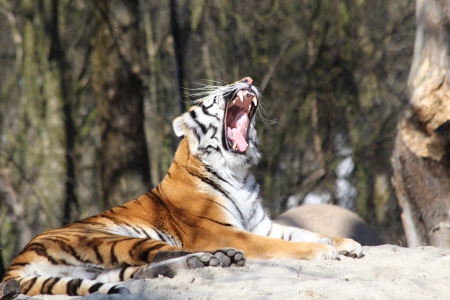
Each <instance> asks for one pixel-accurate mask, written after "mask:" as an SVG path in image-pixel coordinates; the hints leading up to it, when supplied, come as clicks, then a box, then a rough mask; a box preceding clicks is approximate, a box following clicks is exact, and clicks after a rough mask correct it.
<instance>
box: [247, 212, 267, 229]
mask: <svg viewBox="0 0 450 300" xmlns="http://www.w3.org/2000/svg"><path fill="white" fill-rule="evenodd" d="M266 217H267V216H266V214H265V213H263V216H262V218H261V220H259V221H258V222H257V223H256V224H255V226H253V227H252V228H251V229H250V230H249V231H250V232H252V231H253V230H254V229H255V228H256V227H257V226H258V225H259V224H261V222H262V221H264V219H265V218H266Z"/></svg>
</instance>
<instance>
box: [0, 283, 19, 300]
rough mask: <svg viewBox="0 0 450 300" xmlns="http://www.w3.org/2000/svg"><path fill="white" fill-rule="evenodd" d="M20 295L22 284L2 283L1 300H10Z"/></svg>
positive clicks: (0, 284) (0, 289)
mask: <svg viewBox="0 0 450 300" xmlns="http://www.w3.org/2000/svg"><path fill="white" fill-rule="evenodd" d="M19 294H20V284H19V282H18V281H17V280H14V279H13V280H8V281H5V282H2V283H0V299H1V300H10V299H14V298H16V297H17V296H18V295H19Z"/></svg>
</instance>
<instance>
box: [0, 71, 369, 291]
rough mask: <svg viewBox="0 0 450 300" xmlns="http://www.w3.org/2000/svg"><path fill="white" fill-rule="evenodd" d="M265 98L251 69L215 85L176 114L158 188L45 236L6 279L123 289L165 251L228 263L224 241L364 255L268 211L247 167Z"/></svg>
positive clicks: (253, 253) (292, 254)
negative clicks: (170, 152) (176, 141)
mask: <svg viewBox="0 0 450 300" xmlns="http://www.w3.org/2000/svg"><path fill="white" fill-rule="evenodd" d="M236 101H237V102H236ZM260 101H261V97H260V95H259V92H258V90H257V89H256V88H255V87H254V86H253V85H252V80H251V79H250V78H248V77H247V78H244V79H243V80H241V81H238V82H236V83H234V84H231V85H227V86H223V87H217V88H216V89H215V90H214V91H211V93H210V94H209V95H207V96H206V97H204V98H203V99H201V100H200V101H198V102H197V103H196V105H195V106H193V107H192V108H191V109H190V111H189V112H187V113H185V114H183V115H182V116H180V117H178V118H177V119H175V121H174V129H175V132H176V134H177V135H178V136H183V139H182V140H181V142H180V145H179V147H178V150H177V152H176V154H175V157H174V159H173V162H172V165H171V167H170V169H169V171H168V172H167V175H166V176H165V178H164V179H163V181H162V182H161V183H160V184H159V185H158V186H157V187H155V188H154V189H152V190H151V191H149V192H148V193H147V194H145V195H142V196H140V197H139V198H137V199H135V200H133V201H130V202H128V203H126V204H124V205H123V206H118V207H115V208H112V209H110V210H108V211H106V212H104V213H101V214H99V215H96V216H93V217H90V218H87V219H84V220H81V221H78V222H75V223H72V224H70V225H68V226H66V227H63V228H59V229H54V230H50V231H47V232H44V233H42V234H40V235H38V236H37V237H35V238H34V239H33V240H31V241H30V243H29V244H28V245H27V246H26V247H25V248H24V250H23V251H22V252H21V253H20V254H19V255H18V256H17V257H16V258H15V259H14V260H13V262H12V263H11V265H10V267H9V269H8V270H7V272H6V274H5V277H4V281H7V280H13V279H15V280H18V281H19V282H20V285H21V289H22V292H23V293H24V294H28V295H35V294H69V295H85V294H89V293H92V292H95V291H99V292H102V293H114V292H119V293H120V292H127V291H126V289H125V290H124V288H119V287H117V285H116V282H119V281H123V280H127V279H130V278H144V277H148V276H149V275H146V274H150V273H152V267H153V266H157V265H158V264H165V262H160V263H157V264H150V263H152V262H155V260H156V261H157V260H159V259H158V256H161V257H163V258H164V257H165V258H171V257H175V258H173V259H169V260H167V264H168V265H169V266H171V267H172V269H171V270H172V271H174V272H176V270H177V268H184V267H185V265H186V262H187V261H188V260H189V259H191V258H194V259H196V260H195V261H198V260H199V259H200V257H205V256H204V255H206V257H207V258H206V260H207V262H206V263H203V265H209V264H211V265H218V264H221V263H218V262H217V260H216V257H219V256H218V254H217V253H219V254H221V255H222V256H223V252H224V251H222V252H220V250H219V252H217V250H216V249H223V248H227V247H233V248H236V249H241V250H243V252H244V253H245V255H246V257H247V258H252V259H278V258H297V259H336V258H337V256H338V253H341V254H347V255H350V256H360V255H361V254H362V252H361V246H360V245H359V244H358V243H356V242H354V241H353V240H349V239H340V238H332V237H329V236H326V235H320V234H316V233H312V232H308V231H306V230H302V229H298V228H292V227H283V226H281V225H278V224H273V223H272V222H271V220H270V219H269V218H268V217H267V215H266V214H265V213H264V210H263V208H262V206H261V197H260V196H259V185H258V184H257V182H256V180H255V178H254V177H253V176H252V175H251V173H250V172H249V171H248V168H249V167H250V166H252V165H254V164H256V163H257V162H258V161H259V159H260V156H261V155H260V153H259V151H258V138H257V134H256V128H255V118H254V113H255V111H256V110H257V109H258V107H259V105H260ZM247 105H248V106H247ZM244 139H245V140H244ZM227 251H228V250H225V252H226V253H232V254H231V255H229V257H228V258H226V259H225V260H228V265H229V264H231V263H233V262H234V263H235V264H237V265H242V264H243V261H244V260H243V258H242V255H241V252H239V251H235V250H230V251H231V252H227ZM233 251H234V252H233ZM236 253H237V254H236ZM202 255H203V256H202ZM202 259H203V258H201V259H200V260H202ZM230 260H231V262H230ZM222 261H224V260H222ZM203 265H202V266H203ZM166 266H167V265H166ZM149 270H150V271H149ZM137 274H139V275H137ZM149 277H151V276H149Z"/></svg>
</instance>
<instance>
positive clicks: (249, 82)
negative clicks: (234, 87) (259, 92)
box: [242, 77, 253, 86]
mask: <svg viewBox="0 0 450 300" xmlns="http://www.w3.org/2000/svg"><path fill="white" fill-rule="evenodd" d="M242 82H245V83H247V84H248V85H249V86H252V85H253V79H251V78H250V77H245V78H244V79H242Z"/></svg>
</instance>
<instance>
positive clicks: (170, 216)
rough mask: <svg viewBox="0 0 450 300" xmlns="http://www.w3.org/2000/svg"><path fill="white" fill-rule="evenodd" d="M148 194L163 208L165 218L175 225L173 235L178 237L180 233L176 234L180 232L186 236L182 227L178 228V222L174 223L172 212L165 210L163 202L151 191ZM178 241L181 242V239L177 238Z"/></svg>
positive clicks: (165, 205) (165, 206)
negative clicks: (165, 214)
mask: <svg viewBox="0 0 450 300" xmlns="http://www.w3.org/2000/svg"><path fill="white" fill-rule="evenodd" d="M148 194H151V195H153V196H154V197H155V198H154V199H153V200H156V201H158V202H159V204H160V205H161V206H162V207H163V208H164V210H165V211H166V213H167V216H168V217H169V218H170V221H172V223H173V225H176V228H174V230H175V235H176V236H177V237H180V233H179V232H178V230H180V231H181V232H183V233H184V234H186V232H185V231H184V229H183V227H182V226H180V225H179V224H178V222H176V221H175V219H174V218H173V216H172V212H171V211H170V209H168V208H167V204H166V203H165V202H164V201H162V200H161V198H160V197H159V196H158V195H156V194H155V193H153V192H152V191H150V192H148ZM174 227H175V226H174ZM179 240H181V239H180V238H179Z"/></svg>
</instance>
